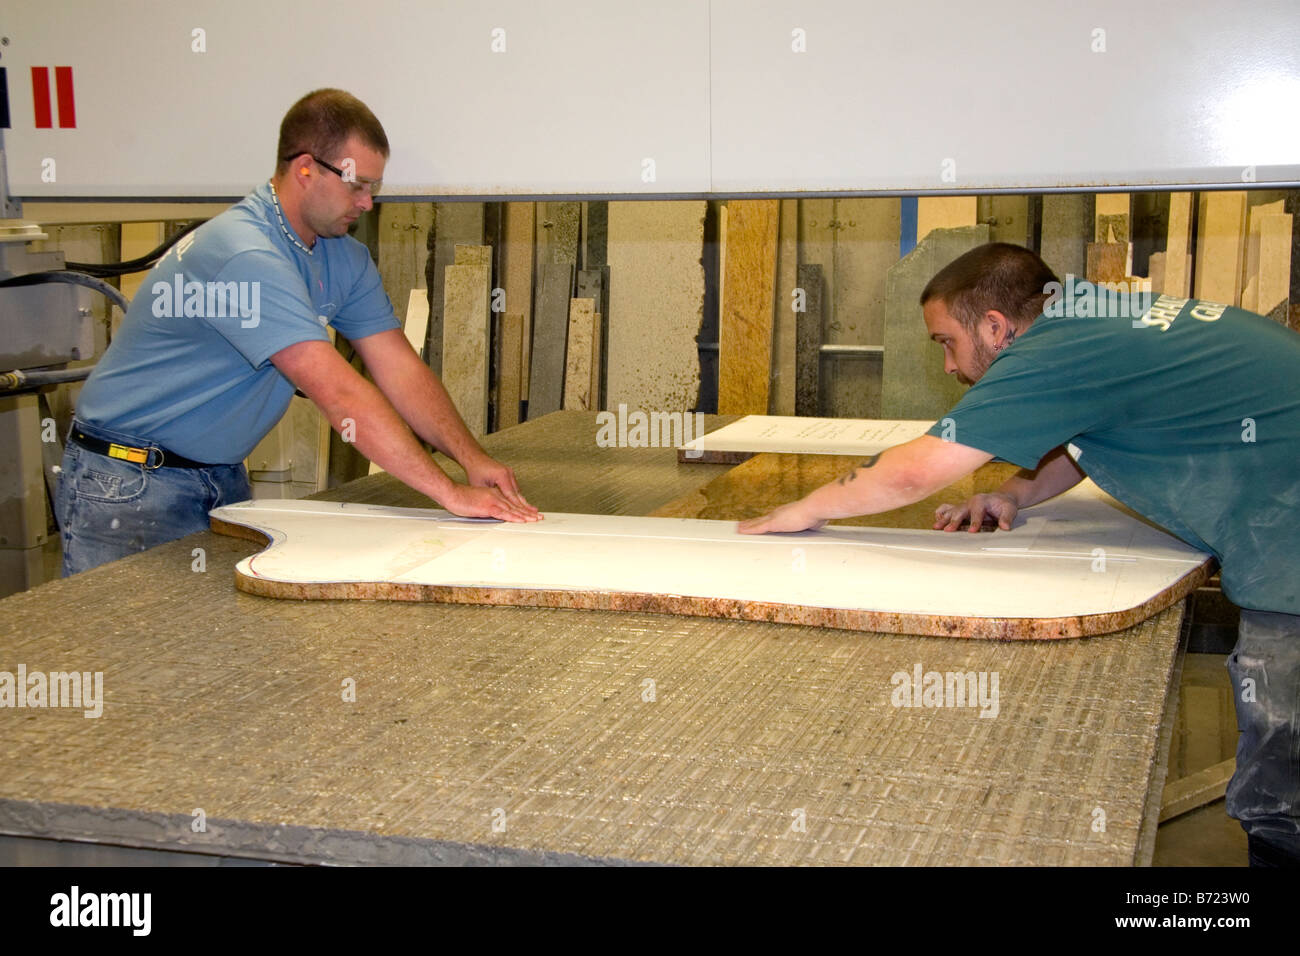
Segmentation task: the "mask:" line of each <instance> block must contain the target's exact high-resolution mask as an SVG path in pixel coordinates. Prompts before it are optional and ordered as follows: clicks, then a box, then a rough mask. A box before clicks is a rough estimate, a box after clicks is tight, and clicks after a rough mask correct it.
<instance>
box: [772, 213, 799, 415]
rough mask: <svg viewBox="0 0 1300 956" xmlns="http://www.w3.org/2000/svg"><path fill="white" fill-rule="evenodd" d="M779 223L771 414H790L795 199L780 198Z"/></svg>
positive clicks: (796, 255)
mask: <svg viewBox="0 0 1300 956" xmlns="http://www.w3.org/2000/svg"><path fill="white" fill-rule="evenodd" d="M780 219H781V224H780V227H779V231H778V239H777V253H776V316H775V322H774V324H773V327H772V391H771V395H770V396H769V401H768V406H769V410H770V411H771V413H772V414H773V415H793V414H794V392H795V331H796V319H797V318H798V313H797V312H795V311H794V307H793V306H794V290H795V288H796V286H798V284H799V200H797V199H783V200H781V210H780Z"/></svg>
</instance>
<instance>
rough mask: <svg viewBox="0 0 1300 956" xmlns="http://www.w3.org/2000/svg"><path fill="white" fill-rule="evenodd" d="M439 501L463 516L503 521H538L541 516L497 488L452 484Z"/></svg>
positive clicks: (451, 510)
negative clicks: (515, 501)
mask: <svg viewBox="0 0 1300 956" xmlns="http://www.w3.org/2000/svg"><path fill="white" fill-rule="evenodd" d="M438 503H439V504H440V505H442V506H443V507H444V508H446V509H447V510H448V511H450V512H451V513H452V514H454V515H460V516H461V517H462V518H499V519H500V520H501V521H515V522H525V521H538V520H540V518H541V516H540V515H539V514H538V513H537V509H536V508H533V507H532V506H531V505H529V506H528V507H527V508H525V507H521V506H519V505H516V504H514V503H513V502H511V501H509V500H508V499H507V498H506V496H505V495H503V494H502V493H501V492H500V491H499V490H497V489H496V488H471V487H470V486H469V485H452V486H451V489H450V490H449V491H447V493H445V494H444V495H443V496H442V498H441V499H439V501H438Z"/></svg>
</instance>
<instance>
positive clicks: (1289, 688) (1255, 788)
mask: <svg viewBox="0 0 1300 956" xmlns="http://www.w3.org/2000/svg"><path fill="white" fill-rule="evenodd" d="M1228 673H1229V674H1230V675H1231V676H1232V692H1233V699H1234V701H1235V703H1236V706H1237V729H1238V730H1240V731H1241V736H1240V737H1239V738H1238V739H1237V769H1236V772H1235V773H1234V774H1233V775H1232V782H1231V783H1229V784H1228V800H1227V809H1228V816H1230V817H1233V818H1235V819H1237V820H1240V821H1241V826H1242V828H1243V829H1244V830H1245V831H1246V836H1247V838H1248V839H1249V841H1250V845H1251V862H1252V863H1257V862H1259V863H1263V864H1264V865H1270V864H1272V865H1276V864H1278V863H1281V864H1282V865H1287V864H1288V863H1289V865H1292V866H1294V865H1300V616H1297V615H1293V614H1273V613H1269V612H1267V611H1248V610H1242V612H1241V624H1240V627H1239V629H1238V638H1237V646H1236V647H1235V648H1234V649H1233V651H1232V654H1231V656H1229V658H1228Z"/></svg>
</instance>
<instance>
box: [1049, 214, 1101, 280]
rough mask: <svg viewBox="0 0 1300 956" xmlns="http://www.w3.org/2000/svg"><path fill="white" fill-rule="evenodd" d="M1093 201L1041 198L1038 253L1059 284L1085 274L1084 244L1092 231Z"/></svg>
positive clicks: (1085, 244) (1090, 236)
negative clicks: (1067, 278)
mask: <svg viewBox="0 0 1300 956" xmlns="http://www.w3.org/2000/svg"><path fill="white" fill-rule="evenodd" d="M1093 206H1094V203H1093V197H1092V196H1090V195H1084V194H1078V193H1073V194H1072V193H1047V194H1046V195H1044V196H1043V198H1042V233H1041V238H1040V253H1041V255H1042V257H1043V261H1044V262H1046V263H1047V264H1048V266H1049V267H1051V269H1052V271H1053V272H1055V273H1056V274H1057V276H1058V277H1059V278H1060V279H1061V281H1062V282H1064V281H1065V280H1066V276H1067V275H1072V276H1074V277H1075V278H1084V277H1085V276H1086V274H1087V268H1088V267H1087V243H1088V241H1089V240H1090V239H1091V238H1092V234H1093V230H1094V229H1095V225H1094V217H1093Z"/></svg>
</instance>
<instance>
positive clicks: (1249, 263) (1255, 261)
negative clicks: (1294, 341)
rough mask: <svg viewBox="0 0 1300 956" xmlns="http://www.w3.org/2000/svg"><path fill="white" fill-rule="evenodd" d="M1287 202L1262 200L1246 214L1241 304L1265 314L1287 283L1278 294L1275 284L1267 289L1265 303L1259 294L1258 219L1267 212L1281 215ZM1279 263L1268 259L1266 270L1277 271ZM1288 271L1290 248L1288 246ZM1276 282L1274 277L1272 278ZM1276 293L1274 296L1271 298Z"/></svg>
mask: <svg viewBox="0 0 1300 956" xmlns="http://www.w3.org/2000/svg"><path fill="white" fill-rule="evenodd" d="M1285 207H1286V203H1285V202H1284V201H1282V200H1278V201H1277V202H1271V203H1262V204H1260V205H1258V206H1251V207H1250V208H1249V210H1248V211H1247V215H1246V248H1245V253H1244V256H1243V258H1244V263H1243V267H1242V277H1241V278H1242V287H1241V288H1242V291H1241V307H1242V308H1243V309H1249V310H1250V311H1252V312H1259V313H1261V314H1265V315H1266V314H1268V311H1269V310H1270V309H1271V308H1272V307H1273V306H1275V305H1277V303H1278V302H1280V301H1281V300H1282V299H1283V298H1285V297H1286V296H1287V294H1288V293H1289V292H1290V289H1289V287H1288V288H1286V289H1283V290H1281V291H1282V294H1281V295H1276V294H1277V292H1278V291H1279V290H1278V289H1277V288H1272V289H1270V290H1269V292H1268V294H1267V295H1266V296H1265V297H1266V298H1269V299H1270V302H1268V303H1264V302H1262V301H1261V298H1260V232H1261V223H1262V222H1263V220H1264V219H1265V217H1268V216H1280V215H1285V214H1286V208H1285ZM1278 229H1279V224H1274V225H1273V226H1272V230H1273V231H1274V232H1277V231H1278ZM1272 255H1273V256H1276V255H1277V250H1273V251H1272ZM1277 265H1278V263H1276V262H1275V261H1274V262H1271V263H1270V266H1269V271H1270V272H1272V273H1274V274H1276V271H1277V270H1276V266H1277ZM1287 273H1288V278H1289V274H1290V250H1289V248H1288V250H1287ZM1273 281H1274V282H1276V279H1274V280H1273ZM1274 296H1276V298H1273V297H1274Z"/></svg>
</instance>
